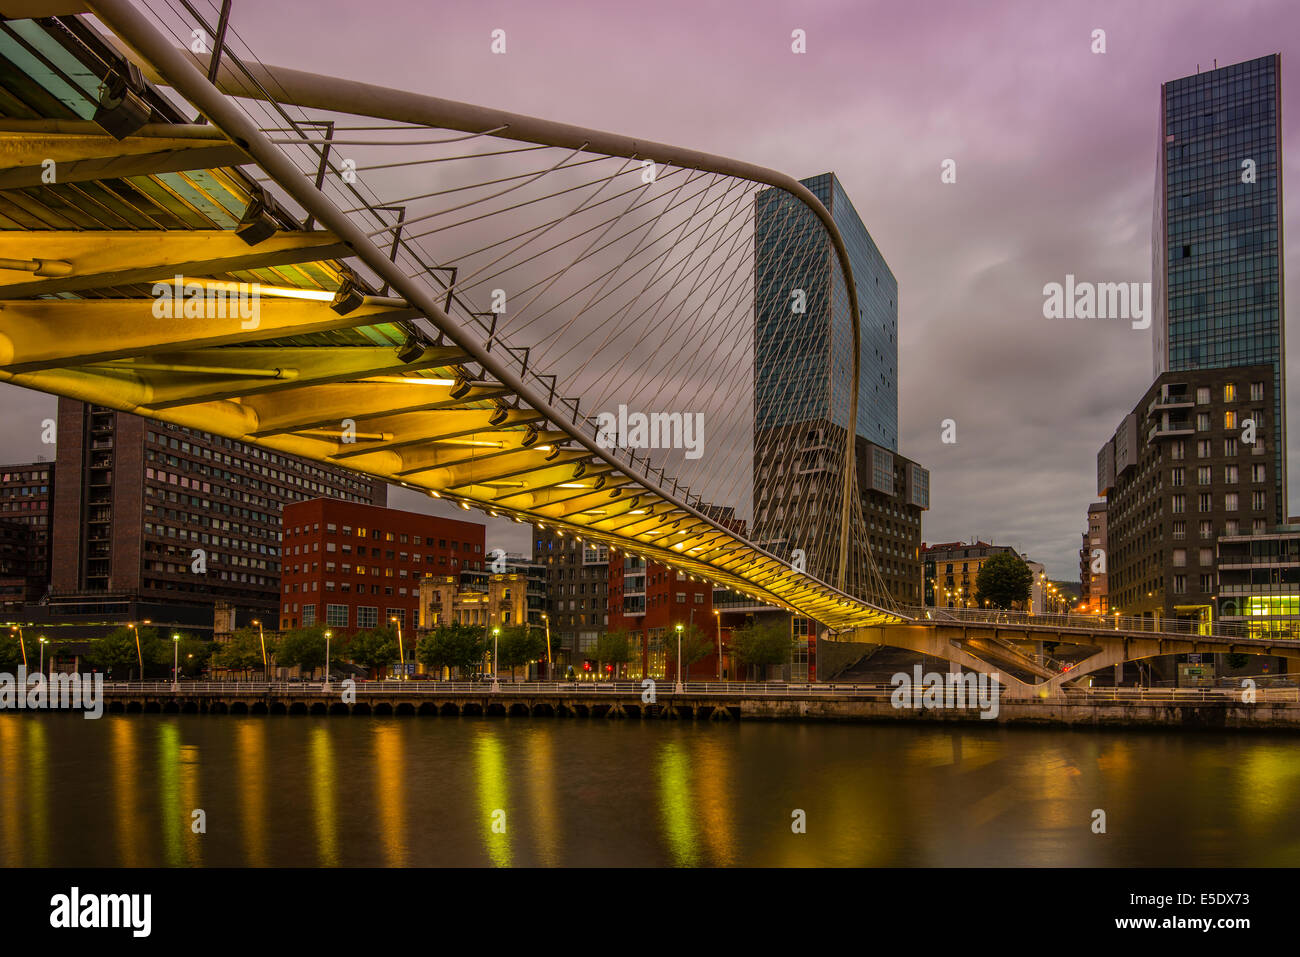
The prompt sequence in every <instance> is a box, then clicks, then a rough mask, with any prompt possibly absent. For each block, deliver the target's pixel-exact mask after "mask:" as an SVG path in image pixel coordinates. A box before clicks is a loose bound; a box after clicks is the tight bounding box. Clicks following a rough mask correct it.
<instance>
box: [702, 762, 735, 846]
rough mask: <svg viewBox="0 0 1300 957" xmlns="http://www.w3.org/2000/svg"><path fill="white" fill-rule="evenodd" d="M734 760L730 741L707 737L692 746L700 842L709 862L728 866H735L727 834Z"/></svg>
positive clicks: (729, 831) (732, 844)
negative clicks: (700, 829) (700, 832)
mask: <svg viewBox="0 0 1300 957" xmlns="http://www.w3.org/2000/svg"><path fill="white" fill-rule="evenodd" d="M734 757H735V750H734V742H733V741H731V740H724V741H719V740H718V739H717V738H716V737H710V738H707V739H703V740H701V741H699V742H698V743H697V745H696V754H695V766H696V768H697V769H698V772H699V773H698V774H697V776H696V780H697V781H698V782H699V789H700V800H699V803H698V805H697V809H698V810H699V814H700V818H701V821H702V823H703V825H704V843H705V845H706V846H707V847H708V849H709V863H710V864H712V865H714V866H715V867H730V866H731V865H732V864H733V863H735V843H734V838H733V837H732V834H731V828H732V823H733V822H732V813H733V808H734V806H735V800H736V795H735V791H734V790H733V788H734V784H733V783H732V778H733V770H734V769H733V768H732V767H731V761H732V759H733V758H734Z"/></svg>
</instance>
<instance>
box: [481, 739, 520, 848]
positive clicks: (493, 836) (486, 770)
mask: <svg viewBox="0 0 1300 957" xmlns="http://www.w3.org/2000/svg"><path fill="white" fill-rule="evenodd" d="M474 767H475V771H476V772H477V778H478V796H479V814H480V821H481V822H482V823H481V826H482V828H483V842H484V845H485V846H486V848H487V852H488V859H489V860H490V861H491V862H492V863H493V864H495V865H496V866H497V867H509V866H510V824H511V821H510V814H509V811H510V808H509V804H510V800H509V788H508V786H507V778H508V776H507V774H506V757H505V751H504V749H503V747H502V745H501V732H500V731H499V730H498V729H497V728H496V726H495V725H491V724H482V725H479V727H478V728H477V734H476V737H475V739H474Z"/></svg>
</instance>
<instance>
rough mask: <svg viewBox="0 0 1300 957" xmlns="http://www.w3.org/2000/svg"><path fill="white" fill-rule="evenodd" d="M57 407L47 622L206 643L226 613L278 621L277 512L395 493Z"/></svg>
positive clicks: (81, 408)
mask: <svg viewBox="0 0 1300 957" xmlns="http://www.w3.org/2000/svg"><path fill="white" fill-rule="evenodd" d="M58 408H59V411H58V455H57V463H58V465H57V473H56V474H57V475H58V476H59V481H58V482H57V483H56V484H55V487H54V506H53V515H52V519H51V554H52V563H53V571H52V575H51V578H52V581H51V588H50V598H49V602H48V605H47V606H46V607H45V609H44V611H45V612H46V613H47V614H48V615H50V616H51V618H57V619H59V620H63V621H69V620H78V619H81V620H91V619H93V620H97V621H139V620H142V619H144V618H150V619H152V620H153V621H154V622H157V623H164V622H165V623H169V624H175V625H179V626H185V627H188V628H191V629H193V630H197V631H200V632H204V633H207V632H210V630H211V629H212V627H213V609H214V607H215V604H216V602H217V601H219V600H226V601H229V602H231V603H232V604H234V605H235V606H236V607H238V608H241V609H247V614H248V616H249V617H250V618H251V617H256V616H262V617H264V618H266V619H267V620H269V621H274V620H276V619H277V618H278V617H279V616H278V614H277V611H278V609H279V608H280V601H279V596H280V592H281V582H280V558H281V556H280V521H281V515H280V510H281V508H282V507H283V506H285V505H287V504H289V503H291V502H296V501H301V500H304V499H309V498H316V497H320V496H328V497H332V498H338V499H341V500H344V501H352V502H357V503H363V502H364V503H372V504H383V502H384V501H386V499H387V494H388V493H387V485H385V484H384V483H382V482H379V481H376V480H371V479H368V478H363V477H361V476H359V475H357V474H355V473H353V472H348V471H346V470H344V469H338V468H330V467H329V466H325V465H319V464H317V463H315V462H309V461H307V460H305V459H300V458H296V457H294V456H289V455H282V454H280V453H277V452H272V451H269V450H267V449H262V448H258V447H256V446H252V445H248V444H246V443H243V442H239V441H237V440H234V439H227V438H223V437H221V436H216V435H211V434H209V433H206V432H201V431H198V430H194V429H186V428H182V427H180V426H176V425H170V424H167V423H163V422H158V421H155V420H152V419H145V418H142V417H140V416H137V415H131V414H129V413H125V412H117V411H114V410H112V409H105V408H101V407H98V406H90V405H87V404H85V403H82V402H77V401H74V400H71V399H66V398H60V399H59V407H58Z"/></svg>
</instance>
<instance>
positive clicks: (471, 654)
mask: <svg viewBox="0 0 1300 957" xmlns="http://www.w3.org/2000/svg"><path fill="white" fill-rule="evenodd" d="M484 649H485V643H484V640H483V629H482V628H481V627H478V626H475V625H439V626H438V627H437V628H435V629H433V631H431V632H429V634H427V635H425V636H424V637H423V638H421V639H420V640H419V642H418V643H417V644H416V646H415V658H416V660H417V661H419V662H420V664H422V665H424V667H425V668H427V669H429V670H430V671H438V672H441V670H442V669H443V668H447V669H449V670H453V669H454V670H458V671H459V672H460V674H461V675H462V676H464V675H468V674H470V673H471V672H472V671H474V669H475V668H477V667H478V666H479V665H480V664H482V662H483V653H484Z"/></svg>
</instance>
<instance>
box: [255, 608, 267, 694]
mask: <svg viewBox="0 0 1300 957" xmlns="http://www.w3.org/2000/svg"><path fill="white" fill-rule="evenodd" d="M253 624H255V625H256V626H257V636H258V637H259V638H261V639H262V677H263V678H265V679H266V680H267V681H270V680H271V671H270V666H269V665H267V663H266V632H264V631H263V630H262V619H260V618H254V619H253Z"/></svg>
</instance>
